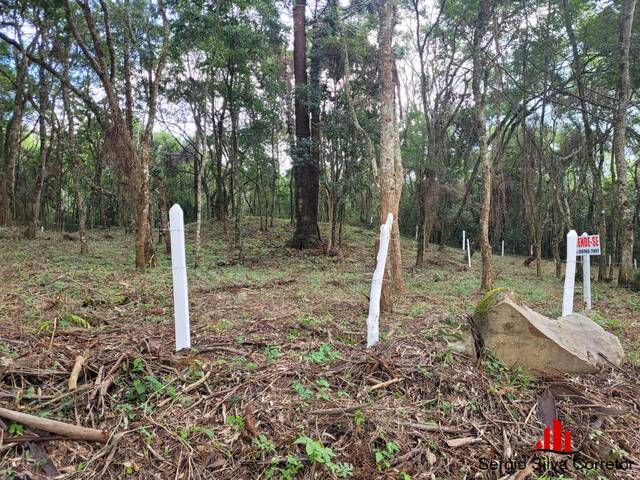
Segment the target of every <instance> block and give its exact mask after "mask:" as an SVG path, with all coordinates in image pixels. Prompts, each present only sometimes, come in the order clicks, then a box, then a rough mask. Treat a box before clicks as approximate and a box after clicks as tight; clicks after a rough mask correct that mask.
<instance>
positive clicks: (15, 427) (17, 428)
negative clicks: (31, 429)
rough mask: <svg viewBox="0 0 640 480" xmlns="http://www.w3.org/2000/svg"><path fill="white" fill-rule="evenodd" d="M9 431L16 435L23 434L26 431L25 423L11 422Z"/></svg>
mask: <svg viewBox="0 0 640 480" xmlns="http://www.w3.org/2000/svg"><path fill="white" fill-rule="evenodd" d="M9 433H10V434H11V435H14V436H18V435H22V434H23V433H24V425H22V424H20V423H16V422H11V423H10V424H9Z"/></svg>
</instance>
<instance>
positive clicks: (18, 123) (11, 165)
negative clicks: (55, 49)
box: [0, 54, 29, 226]
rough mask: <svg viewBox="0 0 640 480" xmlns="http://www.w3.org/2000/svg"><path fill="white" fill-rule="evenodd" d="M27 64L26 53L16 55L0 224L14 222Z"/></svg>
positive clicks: (0, 184) (0, 202)
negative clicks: (13, 93)
mask: <svg viewBox="0 0 640 480" xmlns="http://www.w3.org/2000/svg"><path fill="white" fill-rule="evenodd" d="M16 55H17V54H16ZM28 65H29V63H28V60H27V56H26V55H23V56H22V58H20V59H19V57H17V56H16V81H15V85H16V86H15V91H16V93H15V97H14V101H13V111H12V114H11V120H10V122H9V127H8V128H9V131H8V140H7V143H6V152H7V154H6V157H5V164H4V175H3V177H2V183H0V225H8V226H13V225H14V223H15V211H16V162H17V159H18V153H19V151H20V130H21V128H22V113H23V111H24V101H25V96H24V87H25V77H26V74H27V67H28Z"/></svg>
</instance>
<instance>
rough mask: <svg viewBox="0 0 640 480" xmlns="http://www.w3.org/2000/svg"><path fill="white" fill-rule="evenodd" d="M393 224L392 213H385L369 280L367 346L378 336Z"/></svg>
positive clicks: (375, 342)
mask: <svg viewBox="0 0 640 480" xmlns="http://www.w3.org/2000/svg"><path fill="white" fill-rule="evenodd" d="M392 226H393V214H391V213H389V214H388V215H387V221H386V222H385V223H383V224H382V225H380V247H379V250H378V257H377V259H376V269H375V270H374V272H373V279H372V280H371V293H370V295H369V316H368V317H367V348H370V347H373V346H374V345H375V344H377V343H378V341H379V338H380V326H379V321H380V296H381V295H382V282H383V280H384V267H385V265H386V263H387V252H388V251H389V238H390V237H391V228H392Z"/></svg>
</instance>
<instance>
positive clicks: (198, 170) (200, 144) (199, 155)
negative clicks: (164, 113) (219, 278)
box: [192, 107, 206, 268]
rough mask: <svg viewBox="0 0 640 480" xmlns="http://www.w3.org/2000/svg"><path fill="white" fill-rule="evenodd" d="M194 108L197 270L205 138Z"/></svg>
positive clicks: (199, 258)
mask: <svg viewBox="0 0 640 480" xmlns="http://www.w3.org/2000/svg"><path fill="white" fill-rule="evenodd" d="M196 109H197V107H194V108H193V109H192V111H193V112H194V115H193V116H194V118H195V123H196V145H197V147H196V149H195V150H196V151H195V155H194V158H193V168H194V172H193V173H194V187H195V188H194V190H195V192H194V193H195V205H196V238H195V245H194V262H193V268H198V267H199V266H200V263H201V261H202V239H201V231H202V175H203V172H204V167H205V158H206V146H205V145H204V142H205V137H204V131H203V128H202V123H201V121H202V117H201V115H200V114H199V113H198V111H197V110H196Z"/></svg>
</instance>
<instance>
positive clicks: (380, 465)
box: [374, 442, 400, 472]
mask: <svg viewBox="0 0 640 480" xmlns="http://www.w3.org/2000/svg"><path fill="white" fill-rule="evenodd" d="M399 451H400V447H399V446H398V444H397V443H395V442H387V443H386V444H385V447H384V449H383V450H380V449H376V450H375V451H374V455H375V459H376V468H377V469H378V471H379V472H381V471H382V470H386V469H387V468H389V467H390V466H391V463H390V460H391V459H393V457H394V456H395V454H396V453H398V452H399Z"/></svg>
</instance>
